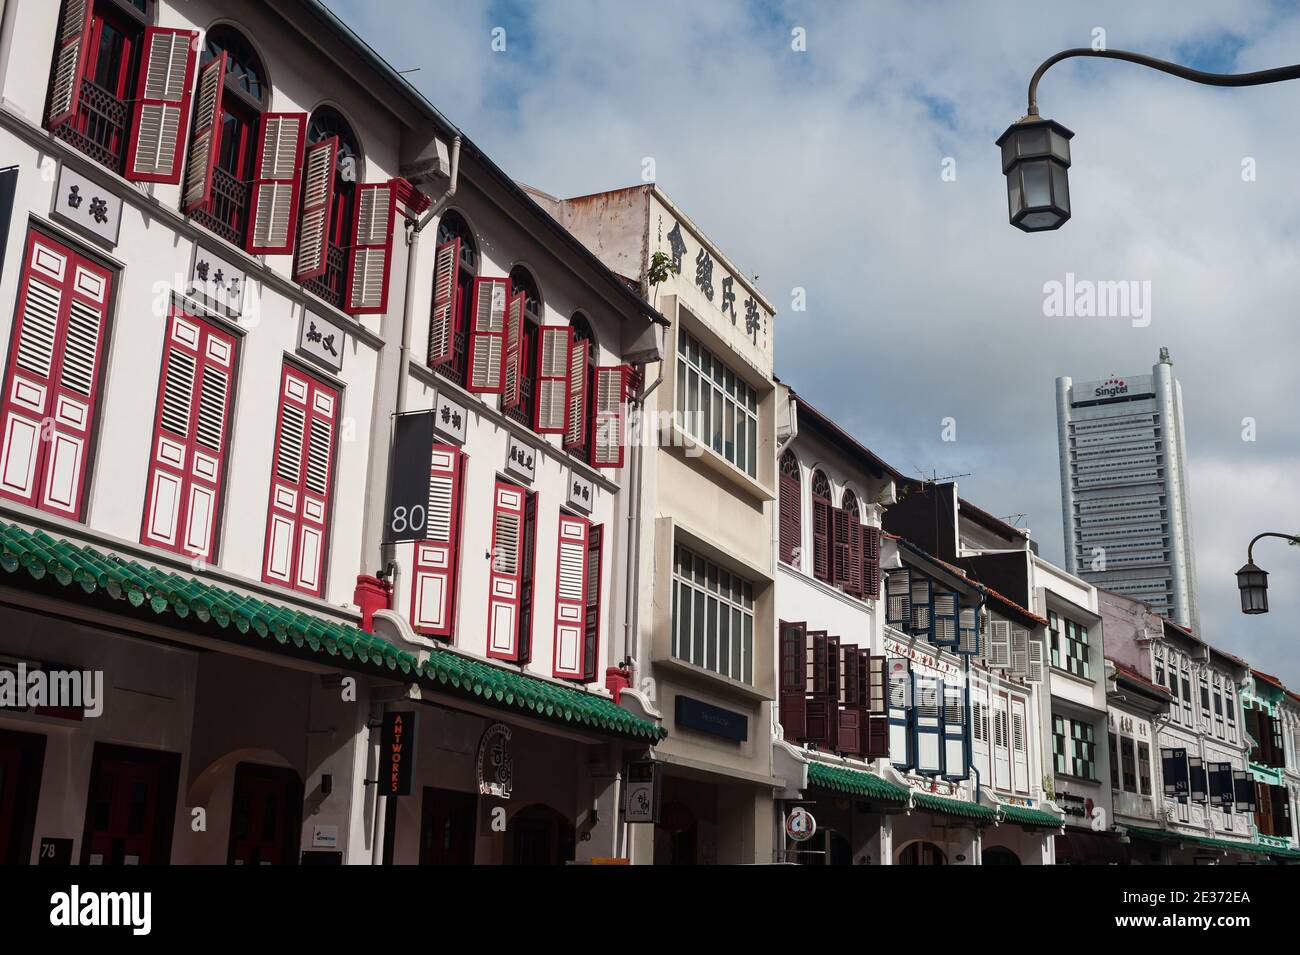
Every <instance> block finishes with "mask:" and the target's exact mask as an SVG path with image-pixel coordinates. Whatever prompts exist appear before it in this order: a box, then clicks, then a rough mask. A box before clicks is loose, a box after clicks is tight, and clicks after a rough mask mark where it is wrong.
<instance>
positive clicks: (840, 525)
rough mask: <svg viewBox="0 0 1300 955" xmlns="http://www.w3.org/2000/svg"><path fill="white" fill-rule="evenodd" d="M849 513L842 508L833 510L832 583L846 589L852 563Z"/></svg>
mask: <svg viewBox="0 0 1300 955" xmlns="http://www.w3.org/2000/svg"><path fill="white" fill-rule="evenodd" d="M849 524H850V521H849V515H848V514H847V513H846V512H845V511H843V510H841V509H840V508H833V509H832V510H831V558H832V560H831V583H833V584H835V585H836V586H837V587H843V588H845V589H846V590H847V589H848V587H849V566H850V564H851V563H852V561H851V559H850V558H851V556H852V555H851V554H850V549H851V547H852V541H851V540H850V539H849Z"/></svg>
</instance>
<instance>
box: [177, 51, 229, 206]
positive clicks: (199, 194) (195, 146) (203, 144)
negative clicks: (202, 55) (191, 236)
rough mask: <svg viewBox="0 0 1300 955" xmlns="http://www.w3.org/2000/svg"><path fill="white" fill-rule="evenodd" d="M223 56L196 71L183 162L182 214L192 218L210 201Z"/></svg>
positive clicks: (217, 142)
mask: <svg viewBox="0 0 1300 955" xmlns="http://www.w3.org/2000/svg"><path fill="white" fill-rule="evenodd" d="M225 77H226V52H225V51H224V50H223V51H222V52H221V55H220V56H218V57H217V58H216V59H214V60H213V61H212V62H211V63H209V64H208V65H207V66H204V67H202V68H201V69H200V70H199V80H198V84H197V87H198V102H197V104H196V105H195V107H194V135H193V138H192V141H191V142H190V152H189V155H188V156H187V157H186V158H185V185H184V186H183V187H182V192H181V211H183V212H184V213H185V214H186V215H191V214H193V213H194V212H195V210H198V209H203V208H206V207H207V205H208V203H209V201H211V199H212V170H213V169H215V168H216V165H217V155H218V153H219V152H220V151H221V125H222V123H221V97H222V94H223V93H224V92H225V88H226V85H225Z"/></svg>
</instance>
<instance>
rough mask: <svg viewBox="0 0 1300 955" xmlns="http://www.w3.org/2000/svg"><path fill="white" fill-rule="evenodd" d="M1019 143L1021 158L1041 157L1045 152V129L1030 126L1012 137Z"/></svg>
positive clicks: (1043, 127) (1044, 127)
mask: <svg viewBox="0 0 1300 955" xmlns="http://www.w3.org/2000/svg"><path fill="white" fill-rule="evenodd" d="M1012 139H1016V140H1019V142H1020V155H1021V156H1041V155H1043V153H1045V152H1047V127H1046V126H1031V127H1029V128H1028V129H1022V130H1020V131H1019V132H1017V133H1016V134H1015V136H1013V137H1012Z"/></svg>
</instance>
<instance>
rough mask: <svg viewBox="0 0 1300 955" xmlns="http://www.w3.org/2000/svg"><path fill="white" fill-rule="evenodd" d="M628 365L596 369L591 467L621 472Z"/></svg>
mask: <svg viewBox="0 0 1300 955" xmlns="http://www.w3.org/2000/svg"><path fill="white" fill-rule="evenodd" d="M627 373H628V369H627V366H626V365H613V366H610V367H598V368H597V369H596V394H595V396H594V400H595V402H596V421H595V425H594V432H595V433H594V434H593V435H592V439H593V440H592V447H591V464H592V466H593V467H598V468H621V467H622V466H623V446H624V444H625V443H626V442H625V438H626V425H627V422H626V402H627Z"/></svg>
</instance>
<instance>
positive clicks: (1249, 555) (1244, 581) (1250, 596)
mask: <svg viewBox="0 0 1300 955" xmlns="http://www.w3.org/2000/svg"><path fill="white" fill-rule="evenodd" d="M1261 537H1280V538H1282V540H1285V541H1290V542H1291V543H1292V544H1295V545H1300V537H1295V536H1293V535H1291V534H1277V533H1274V532H1272V531H1265V532H1264V533H1263V534H1257V535H1255V538H1254V540H1252V541H1251V542H1250V544H1249V546H1247V548H1246V565H1245V566H1244V567H1242V568H1241V570H1239V571H1237V589H1238V590H1240V591H1241V612H1242V613H1251V614H1254V613H1268V572H1267V571H1265V570H1261V569H1260V568H1259V567H1257V566H1256V565H1255V558H1254V554H1253V552H1254V550H1255V541H1257V540H1259V539H1260V538H1261Z"/></svg>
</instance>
